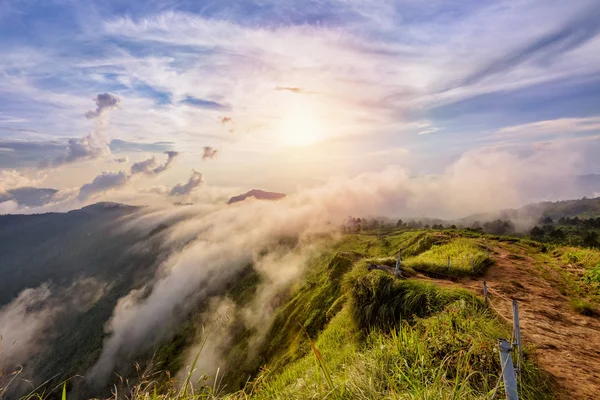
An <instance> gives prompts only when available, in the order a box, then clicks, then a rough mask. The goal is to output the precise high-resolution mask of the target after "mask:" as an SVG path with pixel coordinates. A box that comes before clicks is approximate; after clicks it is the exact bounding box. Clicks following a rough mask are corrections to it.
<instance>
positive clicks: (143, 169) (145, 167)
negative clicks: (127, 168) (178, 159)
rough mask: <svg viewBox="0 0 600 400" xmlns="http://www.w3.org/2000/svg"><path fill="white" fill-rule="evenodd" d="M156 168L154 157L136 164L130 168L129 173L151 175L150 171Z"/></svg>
mask: <svg viewBox="0 0 600 400" xmlns="http://www.w3.org/2000/svg"><path fill="white" fill-rule="evenodd" d="M154 168H156V157H152V158H149V159H147V160H144V161H140V162H136V163H134V164H133V165H132V166H131V173H132V174H133V175H135V174H146V175H152V170H153V169H154Z"/></svg>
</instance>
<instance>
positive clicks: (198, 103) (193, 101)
mask: <svg viewBox="0 0 600 400" xmlns="http://www.w3.org/2000/svg"><path fill="white" fill-rule="evenodd" d="M181 102H182V103H184V104H188V105H190V106H194V107H198V108H205V109H208V110H229V109H230V107H229V106H226V105H224V104H221V103H217V102H216V101H211V100H205V99H199V98H196V97H193V96H187V97H186V98H185V99H183V100H182V101H181Z"/></svg>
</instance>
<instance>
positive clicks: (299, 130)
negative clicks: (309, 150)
mask: <svg viewBox="0 0 600 400" xmlns="http://www.w3.org/2000/svg"><path fill="white" fill-rule="evenodd" d="M277 135H278V136H279V138H280V141H281V144H282V145H284V146H290V147H301V146H308V145H311V144H314V143H315V142H318V141H320V140H322V139H324V138H325V135H326V132H325V127H324V126H323V124H322V123H321V121H320V120H319V119H318V118H317V117H316V116H315V115H311V114H310V113H304V112H294V113H291V114H290V115H286V116H284V117H283V118H282V120H281V121H280V123H279V126H278V129H277Z"/></svg>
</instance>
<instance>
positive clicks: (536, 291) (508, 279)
mask: <svg viewBox="0 0 600 400" xmlns="http://www.w3.org/2000/svg"><path fill="white" fill-rule="evenodd" d="M491 256H492V257H493V258H494V260H495V261H496V263H495V264H494V265H493V266H492V267H491V268H490V269H489V270H488V271H487V272H486V274H485V276H484V277H482V278H480V279H477V280H476V279H469V278H466V279H461V280H458V281H456V280H455V281H453V282H451V281H448V280H442V279H432V278H426V277H422V276H420V277H419V279H423V280H428V281H432V282H434V283H437V284H439V285H441V286H455V285H459V286H461V287H464V288H467V289H470V290H472V291H473V292H475V293H477V294H478V295H482V293H483V281H484V280H485V281H486V283H487V287H488V291H489V294H490V299H491V302H492V305H493V307H494V308H495V309H496V311H497V312H498V313H499V314H501V315H502V316H503V317H504V318H505V319H508V320H512V301H511V299H513V298H514V299H517V300H518V302H519V316H520V319H521V336H522V341H523V345H524V346H525V347H531V345H533V347H534V348H535V352H534V357H536V359H537V363H538V365H540V366H541V367H542V368H543V369H544V370H546V371H548V372H549V373H550V374H552V375H553V377H554V378H555V380H556V383H557V385H558V386H559V388H558V389H559V393H558V398H559V399H577V400H595V399H600V318H598V317H587V316H583V315H580V314H578V313H576V312H575V311H573V310H572V309H571V306H570V304H569V299H568V297H567V296H565V295H563V294H561V290H559V287H560V283H559V282H560V280H559V277H558V276H557V275H558V274H557V273H556V272H555V271H553V270H552V268H550V267H548V268H543V270H541V269H539V266H538V267H536V261H535V260H534V259H533V258H531V257H529V256H527V255H525V254H520V255H519V256H518V257H515V256H514V254H512V253H510V252H509V251H507V250H505V249H504V248H502V247H500V246H498V245H496V246H494V247H493V252H492V254H491ZM537 264H539V262H538V263H537ZM542 271H544V272H542Z"/></svg>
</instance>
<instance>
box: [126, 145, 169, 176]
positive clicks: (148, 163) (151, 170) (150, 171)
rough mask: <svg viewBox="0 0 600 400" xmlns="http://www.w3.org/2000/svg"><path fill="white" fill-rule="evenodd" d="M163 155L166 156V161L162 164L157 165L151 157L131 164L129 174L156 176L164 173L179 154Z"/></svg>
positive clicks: (167, 153)
mask: <svg viewBox="0 0 600 400" xmlns="http://www.w3.org/2000/svg"><path fill="white" fill-rule="evenodd" d="M165 154H166V155H167V161H166V162H165V163H164V164H162V165H157V163H156V157H152V158H149V159H147V160H144V161H140V162H137V163H135V164H133V165H132V166H131V174H132V175H135V174H145V175H157V174H160V173H161V172H163V171H166V170H167V168H169V166H170V165H171V163H172V162H173V160H174V159H175V157H177V155H178V154H179V153H178V152H176V151H166V152H165Z"/></svg>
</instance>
